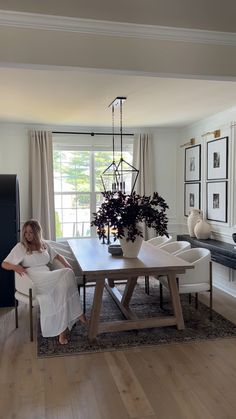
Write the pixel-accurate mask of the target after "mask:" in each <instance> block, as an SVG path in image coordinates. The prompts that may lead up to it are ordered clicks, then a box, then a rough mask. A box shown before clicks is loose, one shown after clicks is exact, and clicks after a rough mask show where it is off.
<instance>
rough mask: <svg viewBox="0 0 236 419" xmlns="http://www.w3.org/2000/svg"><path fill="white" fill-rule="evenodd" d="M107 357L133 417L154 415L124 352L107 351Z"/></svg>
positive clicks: (124, 401) (122, 396) (113, 375)
mask: <svg viewBox="0 0 236 419" xmlns="http://www.w3.org/2000/svg"><path fill="white" fill-rule="evenodd" d="M105 358H106V360H107V363H108V365H109V368H110V371H111V374H112V377H113V379H114V381H115V383H116V386H117V388H118V390H119V393H120V395H121V398H122V400H123V403H124V405H125V406H126V409H127V411H128V414H129V416H130V417H131V418H139V417H140V418H142V417H143V416H148V415H153V414H154V411H153V409H152V407H151V405H150V403H149V401H148V399H147V397H146V395H145V392H144V390H143V388H142V386H141V384H140V382H139V381H138V380H137V378H136V375H135V373H134V371H133V370H132V368H131V367H130V365H129V363H128V362H127V359H126V357H125V355H124V354H123V352H107V353H105Z"/></svg>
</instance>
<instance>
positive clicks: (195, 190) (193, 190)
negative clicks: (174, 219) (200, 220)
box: [184, 183, 201, 217]
mask: <svg viewBox="0 0 236 419" xmlns="http://www.w3.org/2000/svg"><path fill="white" fill-rule="evenodd" d="M200 188H201V185H200V183H185V184H184V215H186V217H187V216H188V215H189V213H190V211H191V210H192V209H200V207H201V202H200V198H201V194H200V192H201V190H200Z"/></svg>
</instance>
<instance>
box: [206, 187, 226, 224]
mask: <svg viewBox="0 0 236 419" xmlns="http://www.w3.org/2000/svg"><path fill="white" fill-rule="evenodd" d="M207 219H208V220H212V221H220V222H222V223H227V182H208V183H207Z"/></svg>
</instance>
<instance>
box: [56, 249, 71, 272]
mask: <svg viewBox="0 0 236 419" xmlns="http://www.w3.org/2000/svg"><path fill="white" fill-rule="evenodd" d="M55 259H57V260H59V262H61V263H62V265H64V266H65V268H70V269H72V270H73V268H72V266H71V265H70V264H69V262H68V261H67V260H66V259H65V258H64V256H62V255H60V254H59V253H58V254H57V255H56V256H55Z"/></svg>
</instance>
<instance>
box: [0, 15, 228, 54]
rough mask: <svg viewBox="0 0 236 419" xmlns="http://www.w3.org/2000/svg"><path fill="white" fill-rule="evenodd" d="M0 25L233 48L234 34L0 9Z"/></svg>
mask: <svg viewBox="0 0 236 419" xmlns="http://www.w3.org/2000/svg"><path fill="white" fill-rule="evenodd" d="M0 26H7V27H13V28H24V29H25V28H29V29H42V30H47V31H66V32H76V33H81V34H90V35H97V36H100V35H103V36H115V37H122V38H123V37H125V38H139V39H140V38H143V39H154V40H162V41H179V42H192V43H201V44H213V45H228V46H236V33H231V32H218V31H206V30H199V29H187V28H175V27H168V26H154V25H141V24H135V23H122V22H110V21H103V20H93V19H80V18H71V17H61V16H53V15H42V14H35V13H23V12H13V11H6V10H0Z"/></svg>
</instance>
